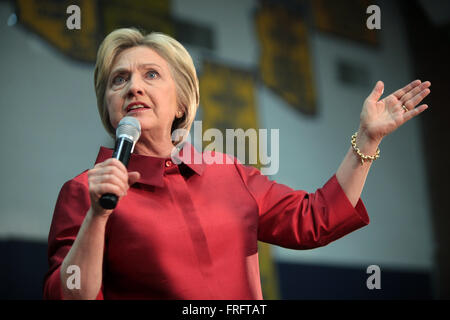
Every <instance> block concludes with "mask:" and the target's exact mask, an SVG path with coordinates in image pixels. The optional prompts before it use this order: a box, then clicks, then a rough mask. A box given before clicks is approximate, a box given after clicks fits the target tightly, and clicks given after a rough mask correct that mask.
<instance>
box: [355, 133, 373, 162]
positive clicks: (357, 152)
mask: <svg viewBox="0 0 450 320" xmlns="http://www.w3.org/2000/svg"><path fill="white" fill-rule="evenodd" d="M357 135H358V132H355V134H354V135H352V139H351V141H350V142H351V144H352V148H353V150H354V151H355V152H356V154H357V155H358V156H359V158H360V159H361V165H363V164H364V161H374V160H377V159H378V158H379V157H380V149H379V148H377V152H376V153H375V155H373V156H366V155H365V154H363V153H362V152H361V150H359V148H358V147H357V146H356V136H357Z"/></svg>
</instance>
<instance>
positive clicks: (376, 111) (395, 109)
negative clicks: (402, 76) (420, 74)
mask: <svg viewBox="0 0 450 320" xmlns="http://www.w3.org/2000/svg"><path fill="white" fill-rule="evenodd" d="M430 85H431V83H430V82H429V81H426V82H421V81H420V80H415V81H413V82H411V83H409V84H408V85H406V86H405V87H403V88H402V89H399V90H397V91H395V92H394V93H392V94H391V95H389V96H387V97H385V98H383V99H381V100H380V97H381V95H382V94H383V90H384V83H383V82H382V81H378V82H377V83H376V85H375V88H374V89H373V91H372V93H371V94H370V95H369V96H368V97H367V99H366V100H365V101H364V105H363V109H362V112H361V116H360V128H359V131H358V136H360V137H362V136H364V137H365V139H366V140H369V141H373V142H375V143H380V142H381V140H382V139H383V138H384V137H385V136H387V135H388V134H390V133H391V132H393V131H394V130H395V129H397V128H398V127H400V126H401V125H402V124H404V123H405V122H407V121H408V120H410V119H412V118H413V117H415V116H417V115H419V114H420V113H422V112H423V111H425V110H426V109H427V108H428V106H427V105H426V104H422V105H420V106H419V107H417V108H415V107H416V106H417V105H418V104H419V103H420V102H421V101H422V100H423V99H424V98H425V97H426V96H427V95H428V94H429V93H430V92H431V91H430V89H429V87H430Z"/></svg>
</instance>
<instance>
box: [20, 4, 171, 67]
mask: <svg viewBox="0 0 450 320" xmlns="http://www.w3.org/2000/svg"><path fill="white" fill-rule="evenodd" d="M73 5H75V6H77V7H78V8H79V12H78V13H75V14H76V15H78V16H79V19H78V20H79V21H80V28H79V29H78V28H72V29H70V28H68V26H67V22H68V20H73V18H72V17H73V14H74V13H73V12H69V13H68V12H67V10H68V8H69V7H70V6H73ZM170 5H171V2H170V0H157V1H156V0H155V1H153V0H152V1H147V0H134V1H126V2H124V1H118V0H46V1H41V0H16V2H15V6H16V11H17V13H18V17H19V23H21V24H22V25H24V26H25V27H27V28H28V29H29V30H31V31H33V32H35V33H37V34H38V35H40V36H41V37H42V38H44V39H45V40H46V41H48V42H49V43H50V44H51V45H53V46H54V47H56V48H57V49H58V50H60V51H62V52H63V53H64V54H66V55H67V56H69V57H70V58H73V59H76V60H81V61H85V62H95V59H96V54H97V49H98V46H99V45H100V42H101V40H102V39H103V38H104V37H105V36H106V35H107V34H108V33H110V32H111V31H113V30H115V29H117V28H121V27H137V28H138V29H141V30H144V31H146V32H151V31H159V32H164V33H166V34H169V35H172V36H173V35H174V33H175V31H174V29H175V27H174V23H173V20H172V19H171V18H170Z"/></svg>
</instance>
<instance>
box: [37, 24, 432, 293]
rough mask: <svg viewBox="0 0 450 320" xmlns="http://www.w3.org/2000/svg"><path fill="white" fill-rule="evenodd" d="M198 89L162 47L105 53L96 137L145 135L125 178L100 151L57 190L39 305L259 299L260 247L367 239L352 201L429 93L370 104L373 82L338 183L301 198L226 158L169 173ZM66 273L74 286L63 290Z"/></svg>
mask: <svg viewBox="0 0 450 320" xmlns="http://www.w3.org/2000/svg"><path fill="white" fill-rule="evenodd" d="M198 86H199V85H198V80H197V75H196V71H195V68H194V64H193V62H192V59H191V57H190V56H189V54H188V52H187V51H186V50H185V49H184V47H183V46H182V45H181V44H180V43H179V42H177V41H176V40H174V39H173V38H171V37H169V36H167V35H163V34H160V33H150V34H147V35H143V34H142V33H141V32H139V31H137V30H135V29H118V30H116V31H114V32H112V33H111V34H109V35H108V36H107V37H106V38H105V39H104V41H103V43H102V44H101V46H100V48H99V51H98V55H97V63H96V66H95V91H96V95H97V105H98V110H99V114H100V117H101V119H102V122H103V125H104V126H105V128H106V130H107V132H108V133H109V134H110V135H111V136H113V137H114V135H115V129H116V127H117V125H118V123H119V121H120V120H121V119H122V118H123V117H125V116H132V117H135V118H136V119H138V120H139V122H140V124H141V130H142V134H141V136H140V138H139V140H138V141H137V143H136V146H135V149H134V153H133V154H132V155H131V158H130V161H129V164H128V168H125V166H124V165H123V164H122V163H121V162H119V161H118V160H116V159H112V158H111V155H112V152H113V150H111V149H107V148H104V147H101V148H100V151H99V154H98V157H97V160H96V164H95V166H94V167H93V168H92V169H90V170H86V171H85V172H83V173H81V174H80V175H78V176H76V177H75V178H73V179H71V180H70V181H68V182H66V183H65V184H64V186H63V187H62V189H61V191H60V194H59V197H58V200H57V203H56V207H55V212H54V215H53V221H52V225H51V229H50V233H49V249H48V254H49V264H50V268H49V271H48V273H47V275H46V277H45V283H44V298H46V299H262V298H263V296H262V292H261V284H260V276H259V267H258V250H257V241H258V240H260V241H264V242H268V243H272V244H276V245H279V246H283V247H287V248H292V249H308V248H314V247H319V246H323V245H326V244H328V243H329V242H331V241H334V240H336V239H338V238H340V237H342V236H344V235H346V234H348V233H350V232H352V231H354V230H356V229H358V228H361V227H363V226H365V225H367V224H368V223H369V217H368V215H367V212H366V209H365V207H364V204H363V202H362V201H361V199H360V195H361V191H362V189H363V186H364V183H365V180H366V177H367V173H368V171H369V168H370V166H371V164H372V162H373V160H375V159H376V158H377V157H378V156H379V153H378V152H377V149H378V145H379V144H380V142H381V140H382V139H383V137H385V136H386V135H388V134H389V133H390V132H392V131H394V130H395V129H396V128H398V127H399V126H401V125H402V124H403V123H405V122H406V121H408V120H409V119H411V118H412V117H414V116H416V115H418V114H420V113H421V112H423V111H424V110H425V109H426V108H427V106H426V105H422V106H419V107H417V108H415V106H417V105H418V104H419V103H420V101H421V100H422V99H423V98H424V97H425V96H427V95H428V94H429V92H430V90H429V89H428V87H429V86H430V83H429V82H424V83H422V82H421V81H419V80H416V81H413V82H411V83H410V84H408V85H407V86H405V87H404V88H402V89H400V90H398V91H396V92H395V93H393V94H391V95H389V96H387V97H386V98H384V99H381V100H380V97H381V95H382V92H383V83H382V82H381V81H379V82H378V83H377V84H376V86H375V88H374V89H373V91H372V93H371V94H370V95H369V96H368V98H367V99H366V100H365V102H364V105H363V108H362V112H361V117H360V125H359V130H358V132H357V135H355V136H354V138H353V140H352V144H353V146H349V150H348V152H347V154H346V156H345V158H344V160H343V161H342V163H341V165H340V166H339V167H338V170H337V172H336V174H334V175H333V176H332V177H331V178H330V179H329V180H328V181H327V182H326V183H325V185H323V186H322V187H321V188H319V189H317V191H316V192H314V193H307V192H305V191H302V190H293V189H291V188H289V187H288V186H285V185H283V184H279V183H276V182H274V181H270V180H269V179H268V178H267V177H265V176H263V175H261V173H260V172H259V171H258V170H257V169H255V168H253V167H248V166H245V165H242V164H241V163H239V162H238V161H236V160H235V159H234V158H233V159H232V160H233V161H232V164H222V165H221V164H206V163H204V162H203V163H191V162H189V161H185V162H182V163H180V164H176V163H174V162H173V161H172V160H171V159H172V158H171V152H172V150H173V148H174V144H176V142H179V141H172V133H173V132H174V130H176V129H185V130H186V131H188V130H189V128H190V126H191V124H192V122H193V120H194V118H195V113H196V110H197V107H198V104H199V87H198ZM183 138H184V137H183V136H182V137H181V139H180V140H183ZM186 148H188V149H189V151H191V152H193V153H194V154H196V155H200V156H202V155H201V154H198V153H197V151H196V150H195V148H193V146H192V145H190V144H188V143H186V144H184V147H183V149H182V152H183V151H184V150H186ZM205 155H206V154H204V155H203V156H205ZM206 156H207V155H206ZM223 156H224V157H228V159H229V158H230V157H231V156H228V155H223ZM231 158H232V157H231ZM105 193H113V194H116V195H118V196H119V203H118V205H117V207H116V208H115V209H114V210H106V209H103V208H102V207H101V206H100V205H99V198H100V197H101V195H103V194H105ZM74 266H75V269H74ZM73 270H78V271H79V276H80V277H79V279H78V280H79V283H78V284H79V285H73V284H72V285H69V284H70V282H71V281H72V279H71V278H70V277H71V275H72V273H73Z"/></svg>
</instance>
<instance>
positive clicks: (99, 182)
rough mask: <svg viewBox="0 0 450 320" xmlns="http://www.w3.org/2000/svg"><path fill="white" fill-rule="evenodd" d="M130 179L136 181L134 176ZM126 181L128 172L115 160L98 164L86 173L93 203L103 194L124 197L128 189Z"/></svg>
mask: <svg viewBox="0 0 450 320" xmlns="http://www.w3.org/2000/svg"><path fill="white" fill-rule="evenodd" d="M132 177H133V179H136V178H137V179H138V177H137V176H136V175H135V174H133V175H132ZM128 181H129V176H128V172H127V170H126V168H125V166H124V165H123V163H121V162H120V161H119V160H117V159H108V160H106V161H104V162H102V163H98V164H96V165H95V167H94V168H93V169H91V170H89V171H88V182H89V191H90V193H91V199H92V200H94V201H98V199H100V197H101V196H102V195H103V194H105V193H113V194H115V195H117V196H118V197H122V196H124V195H126V193H127V190H128V188H129V184H128Z"/></svg>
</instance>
